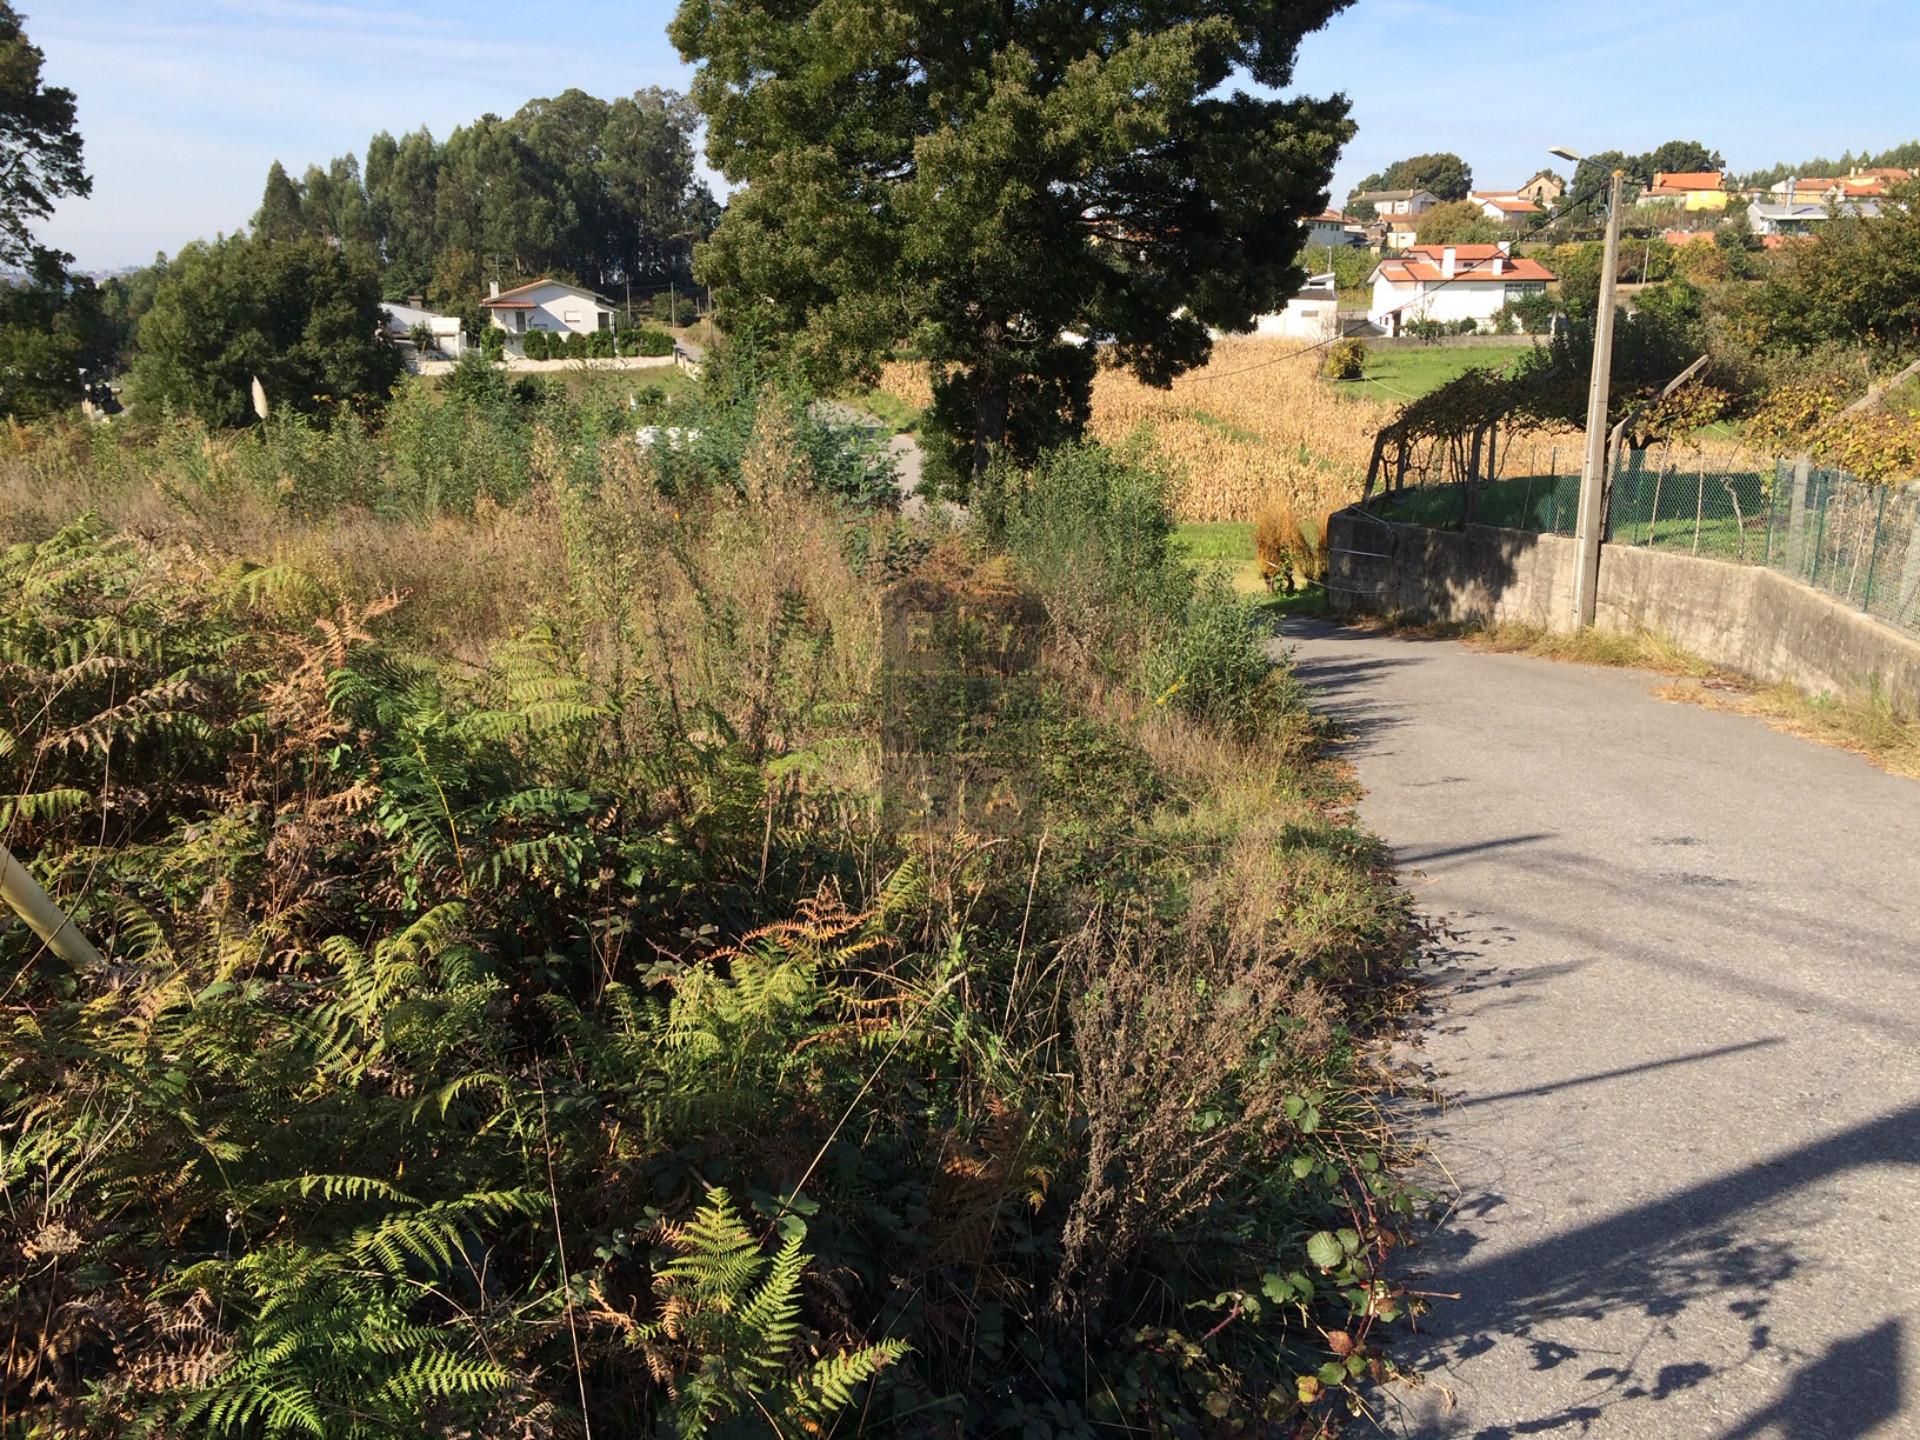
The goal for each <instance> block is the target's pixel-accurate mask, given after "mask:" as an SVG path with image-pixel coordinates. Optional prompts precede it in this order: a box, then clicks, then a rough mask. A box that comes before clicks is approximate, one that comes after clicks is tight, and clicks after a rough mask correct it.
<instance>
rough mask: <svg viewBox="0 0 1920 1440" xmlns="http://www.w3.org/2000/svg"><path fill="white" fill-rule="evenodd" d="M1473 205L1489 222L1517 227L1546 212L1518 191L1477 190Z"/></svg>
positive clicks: (1474, 194) (1474, 193)
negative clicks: (1478, 208) (1494, 221)
mask: <svg viewBox="0 0 1920 1440" xmlns="http://www.w3.org/2000/svg"><path fill="white" fill-rule="evenodd" d="M1473 203H1474V204H1476V205H1478V206H1479V207H1480V213H1481V214H1482V215H1485V216H1486V217H1487V218H1488V219H1489V220H1498V221H1500V222H1502V223H1503V224H1511V225H1517V224H1520V223H1522V222H1525V221H1530V220H1534V219H1537V218H1538V217H1539V216H1541V215H1543V214H1545V213H1546V212H1545V211H1543V210H1541V208H1540V207H1539V206H1538V205H1536V204H1534V203H1533V201H1531V200H1529V199H1528V198H1527V197H1526V196H1524V195H1522V194H1521V193H1520V192H1519V191H1517V190H1476V191H1474V192H1473Z"/></svg>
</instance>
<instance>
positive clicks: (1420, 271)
mask: <svg viewBox="0 0 1920 1440" xmlns="http://www.w3.org/2000/svg"><path fill="white" fill-rule="evenodd" d="M1449 248H1451V249H1452V251H1453V258H1454V268H1453V274H1452V275H1451V276H1447V275H1444V274H1442V273H1441V268H1440V267H1441V266H1442V265H1444V264H1445V263H1446V255H1445V251H1447V250H1448V249H1449ZM1496 259H1497V260H1500V261H1502V262H1503V263H1502V265H1501V267H1500V273H1499V274H1497V275H1496V274H1494V271H1493V262H1494V261H1495V260H1496ZM1379 273H1380V274H1381V275H1383V276H1385V277H1386V278H1387V279H1388V280H1390V281H1392V282H1393V283H1394V284H1396V285H1412V284H1415V283H1417V282H1424V283H1426V284H1429V285H1431V284H1433V283H1435V282H1436V281H1441V280H1444V281H1446V282H1447V283H1448V284H1449V285H1457V284H1460V283H1462V282H1466V283H1469V284H1474V283H1481V282H1486V283H1491V284H1499V285H1504V284H1506V283H1507V282H1508V281H1510V280H1542V281H1544V280H1552V279H1554V278H1555V276H1554V273H1553V272H1552V271H1551V270H1549V269H1547V267H1546V266H1544V265H1542V264H1541V263H1540V262H1539V261H1538V260H1529V259H1527V258H1526V257H1525V256H1523V255H1509V254H1507V253H1506V252H1505V251H1503V250H1502V249H1501V248H1500V247H1499V246H1498V245H1454V246H1451V247H1449V246H1446V245H1415V246H1414V247H1413V248H1412V249H1411V250H1409V251H1407V253H1406V254H1405V255H1402V256H1400V257H1399V258H1398V259H1397V260H1382V261H1381V262H1380V270H1379Z"/></svg>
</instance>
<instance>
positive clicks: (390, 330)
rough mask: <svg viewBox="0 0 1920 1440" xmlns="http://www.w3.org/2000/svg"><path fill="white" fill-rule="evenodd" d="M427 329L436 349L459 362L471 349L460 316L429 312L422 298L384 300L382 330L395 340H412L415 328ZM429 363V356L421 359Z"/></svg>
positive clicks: (381, 318) (381, 315)
mask: <svg viewBox="0 0 1920 1440" xmlns="http://www.w3.org/2000/svg"><path fill="white" fill-rule="evenodd" d="M417 325H424V326H426V327H427V329H428V330H430V331H431V332H432V333H433V348H434V349H435V350H438V351H439V352H440V353H441V354H442V355H445V356H447V357H449V358H450V359H454V360H458V359H459V358H460V352H461V351H463V350H465V349H466V348H467V333H466V331H464V330H462V329H461V328H460V317H459V316H458V315H439V314H436V313H434V312H433V311H431V310H429V309H427V308H426V306H425V305H424V304H423V303H422V301H421V297H420V296H418V295H409V296H408V297H407V303H406V304H404V305H402V304H401V303H400V302H399V301H397V300H384V301H382V302H381V304H380V328H381V329H382V330H384V331H385V332H386V333H387V336H388V338H390V339H393V340H412V339H413V331H414V327H415V326H417ZM420 358H421V359H426V358H427V357H426V356H421V357H420Z"/></svg>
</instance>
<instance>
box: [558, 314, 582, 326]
mask: <svg viewBox="0 0 1920 1440" xmlns="http://www.w3.org/2000/svg"><path fill="white" fill-rule="evenodd" d="M560 318H561V319H563V320H565V321H566V322H567V328H568V329H577V328H579V325H580V312H579V311H578V310H569V311H567V313H566V314H565V315H562V316H561V317H560Z"/></svg>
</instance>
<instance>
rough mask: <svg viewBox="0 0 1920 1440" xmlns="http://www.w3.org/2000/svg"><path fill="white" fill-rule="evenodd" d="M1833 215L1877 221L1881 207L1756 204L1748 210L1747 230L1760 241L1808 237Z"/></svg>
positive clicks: (1875, 204)
mask: <svg viewBox="0 0 1920 1440" xmlns="http://www.w3.org/2000/svg"><path fill="white" fill-rule="evenodd" d="M1835 215H1857V216H1859V217H1860V218H1861V219H1862V220H1878V219H1879V218H1880V206H1879V204H1878V202H1876V201H1873V200H1848V201H1844V202H1841V201H1835V202H1833V203H1831V204H1816V203H1813V202H1810V201H1805V200H1787V201H1772V200H1756V201H1755V202H1754V203H1753V204H1751V205H1749V206H1748V207H1747V227H1748V228H1749V229H1751V230H1752V231H1753V233H1754V234H1756V235H1760V236H1763V237H1767V236H1774V235H1811V234H1813V232H1814V231H1815V230H1817V229H1819V228H1820V226H1822V225H1824V224H1825V223H1826V222H1827V221H1828V220H1831V219H1832V218H1833V217H1834V216H1835Z"/></svg>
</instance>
